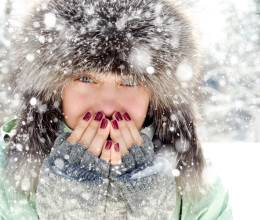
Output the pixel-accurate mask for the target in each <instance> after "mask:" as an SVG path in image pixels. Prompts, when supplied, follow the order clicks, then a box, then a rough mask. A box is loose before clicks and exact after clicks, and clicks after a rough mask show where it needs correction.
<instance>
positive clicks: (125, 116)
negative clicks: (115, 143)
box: [123, 112, 131, 121]
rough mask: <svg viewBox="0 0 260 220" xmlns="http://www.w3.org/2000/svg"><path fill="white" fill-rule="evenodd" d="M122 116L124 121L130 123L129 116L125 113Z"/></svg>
mask: <svg viewBox="0 0 260 220" xmlns="http://www.w3.org/2000/svg"><path fill="white" fill-rule="evenodd" d="M123 116H124V118H125V120H126V121H131V117H130V115H128V114H127V112H126V113H125V114H123Z"/></svg>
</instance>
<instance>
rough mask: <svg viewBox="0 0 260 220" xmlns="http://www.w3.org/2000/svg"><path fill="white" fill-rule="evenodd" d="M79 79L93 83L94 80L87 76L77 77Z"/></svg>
mask: <svg viewBox="0 0 260 220" xmlns="http://www.w3.org/2000/svg"><path fill="white" fill-rule="evenodd" d="M79 81H81V82H86V83H95V81H94V80H93V79H91V78H89V77H81V78H79Z"/></svg>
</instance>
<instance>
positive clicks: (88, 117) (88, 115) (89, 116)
mask: <svg viewBox="0 0 260 220" xmlns="http://www.w3.org/2000/svg"><path fill="white" fill-rule="evenodd" d="M90 118H91V113H90V112H88V113H87V114H85V116H84V117H83V120H85V121H88V120H89V119H90Z"/></svg>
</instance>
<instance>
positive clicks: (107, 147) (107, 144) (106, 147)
mask: <svg viewBox="0 0 260 220" xmlns="http://www.w3.org/2000/svg"><path fill="white" fill-rule="evenodd" d="M111 146H112V141H110V140H107V143H106V146H105V149H106V150H110V148H111Z"/></svg>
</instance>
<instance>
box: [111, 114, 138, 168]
mask: <svg viewBox="0 0 260 220" xmlns="http://www.w3.org/2000/svg"><path fill="white" fill-rule="evenodd" d="M112 118H113V120H112V121H111V125H112V126H111V128H110V137H111V139H112V141H113V146H112V148H111V159H110V161H111V164H112V165H119V164H121V162H122V157H123V156H124V155H126V154H128V153H129V152H128V149H129V148H130V147H132V146H133V145H134V144H136V145H138V146H140V145H142V144H143V139H142V137H141V135H140V133H139V131H138V129H137V127H136V126H135V124H134V122H133V121H132V120H131V117H130V116H129V115H128V114H127V113H124V114H123V116H122V114H121V113H120V112H116V113H115V114H113V117H112Z"/></svg>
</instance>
